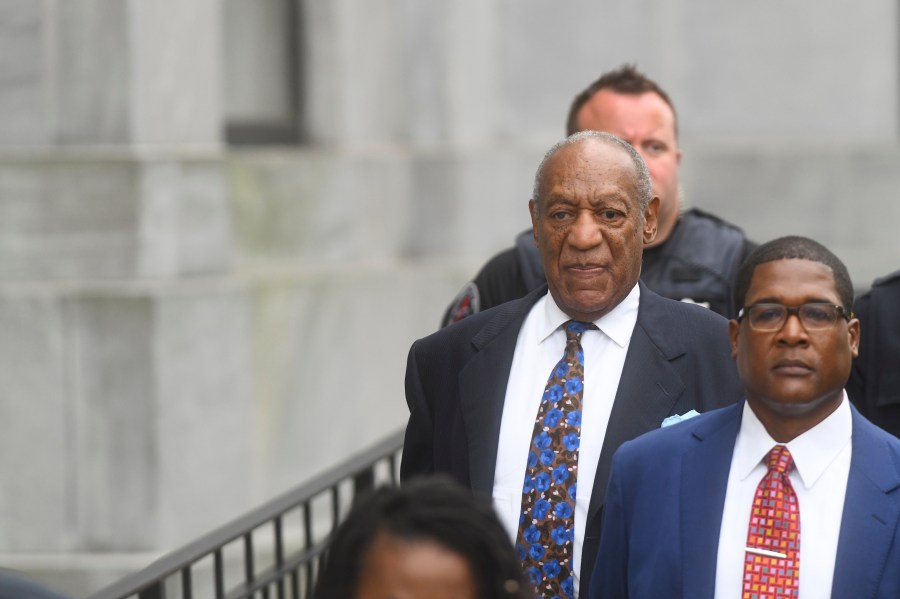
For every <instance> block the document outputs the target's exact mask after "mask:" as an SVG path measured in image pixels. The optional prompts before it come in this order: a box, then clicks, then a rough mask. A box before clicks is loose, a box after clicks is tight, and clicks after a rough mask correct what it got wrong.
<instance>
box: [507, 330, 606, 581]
mask: <svg viewBox="0 0 900 599" xmlns="http://www.w3.org/2000/svg"><path fill="white" fill-rule="evenodd" d="M564 326H565V330H566V349H565V353H564V354H563V357H562V358H561V359H560V361H559V362H558V363H557V364H556V366H554V367H553V371H552V372H551V373H550V377H549V378H548V380H547V386H546V387H545V389H544V395H543V397H542V398H541V405H540V407H539V408H538V413H537V418H535V422H534V434H533V436H532V440H531V445H530V446H529V448H528V465H527V468H526V471H525V484H524V487H523V489H522V493H523V494H522V514H521V516H520V517H519V532H518V535H517V537H516V551H517V552H518V554H519V559H521V560H522V565H523V567H524V569H525V575H526V577H527V578H528V580H529V581H530V582H531V583H532V584H533V585H534V586H535V589H536V590H537V596H538V597H546V598H548V599H549V598H551V597H555V598H559V599H573V598H574V596H575V589H574V587H575V581H574V577H573V575H572V545H573V543H574V541H575V493H576V488H575V487H576V480H577V475H578V446H579V444H580V440H581V403H582V395H583V394H584V352H583V351H582V349H581V334H582V333H583V332H584V331H585V330H586V329H595V328H597V327H596V326H594V324H593V323H587V322H578V321H575V320H569V321H567V322H566V323H565V325H564Z"/></svg>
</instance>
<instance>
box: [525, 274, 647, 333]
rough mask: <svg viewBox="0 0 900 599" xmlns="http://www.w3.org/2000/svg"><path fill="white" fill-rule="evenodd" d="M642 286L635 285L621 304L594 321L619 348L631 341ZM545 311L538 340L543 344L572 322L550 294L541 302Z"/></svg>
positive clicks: (540, 321) (540, 322)
mask: <svg viewBox="0 0 900 599" xmlns="http://www.w3.org/2000/svg"><path fill="white" fill-rule="evenodd" d="M640 300H641V291H640V286H639V285H635V286H634V287H632V288H631V291H630V292H629V293H628V295H626V296H625V298H624V299H623V300H622V301H621V302H619V304H618V305H617V306H616V307H615V308H613V309H612V310H610V311H609V312H608V313H606V314H605V315H603V316H601V317H600V318H598V319H597V320H595V321H594V324H595V325H597V328H598V329H600V330H601V331H603V333H605V334H606V336H607V337H609V338H610V339H612V340H613V341H614V342H615V343H616V345H618V346H619V347H625V346H626V345H628V342H629V341H630V340H631V333H632V331H634V324H635V322H636V321H637V312H638V306H639V305H640ZM541 301H543V303H544V309H543V312H542V314H541V317H540V320H539V322H538V329H537V330H538V339H539V340H540V341H539V342H540V343H543V342H544V341H545V340H546V339H547V338H548V337H549V336H550V335H552V334H553V333H554V332H555V331H557V330H558V329H559V328H560V327H561V326H562V324H563V323H564V322H566V321H567V320H572V317H571V316H569V315H568V314H566V313H565V312H563V311H562V310H560V309H559V306H557V305H556V302H555V301H554V300H553V296H552V295H551V294H550V292H549V291H548V292H547V295H545V296H544V297H543V299H542V300H541Z"/></svg>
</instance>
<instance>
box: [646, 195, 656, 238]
mask: <svg viewBox="0 0 900 599" xmlns="http://www.w3.org/2000/svg"><path fill="white" fill-rule="evenodd" d="M658 212H659V196H653V197H652V198H650V203H649V204H647V209H646V210H644V245H647V244H648V243H653V240H654V239H656V229H657V227H658V225H659V222H658V221H657V218H656V217H657V213H658Z"/></svg>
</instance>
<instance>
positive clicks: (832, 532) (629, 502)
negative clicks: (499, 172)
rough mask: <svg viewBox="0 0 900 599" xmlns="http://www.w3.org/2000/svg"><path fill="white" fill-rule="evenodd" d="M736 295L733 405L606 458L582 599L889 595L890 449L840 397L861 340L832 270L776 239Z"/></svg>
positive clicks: (822, 252)
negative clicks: (595, 549)
mask: <svg viewBox="0 0 900 599" xmlns="http://www.w3.org/2000/svg"><path fill="white" fill-rule="evenodd" d="M735 288H736V291H735V297H736V298H738V299H739V300H740V301H741V302H742V304H743V306H744V307H743V309H742V310H741V311H740V312H739V316H738V318H737V320H732V321H731V322H730V323H729V332H730V336H731V346H732V352H733V354H734V358H735V360H736V361H737V366H738V372H739V373H740V377H741V380H742V381H743V384H744V387H745V389H746V402H740V403H738V404H735V405H733V406H729V407H726V408H723V409H721V410H715V411H713V412H710V413H708V414H703V415H701V416H698V417H697V418H693V419H691V420H688V421H687V422H683V423H681V424H678V425H677V426H672V427H669V428H666V429H665V430H661V431H655V432H652V433H649V434H647V435H644V436H642V437H641V438H639V439H636V440H634V441H631V442H629V443H626V444H624V445H623V446H622V447H621V449H620V450H619V451H618V452H617V453H616V456H615V458H614V460H613V467H612V474H611V477H610V480H609V489H608V492H607V495H606V504H605V509H604V512H605V513H604V519H603V538H602V540H601V543H600V552H599V555H598V557H597V567H596V568H597V569H596V572H595V576H594V584H593V585H592V586H591V591H590V595H589V596H590V598H591V599H621V598H623V597H629V598H630V599H642V598H646V599H656V598H657V597H667V598H671V599H677V598H684V599H714V598H717V597H753V598H754V599H779V598H782V597H794V598H799V599H823V598H826V597H833V598H834V599H848V598H856V597H868V598H871V599H896V598H897V597H900V440H898V439H896V438H894V437H892V436H891V435H889V434H888V433H886V432H884V431H883V430H881V429H879V428H878V427H876V426H875V425H873V424H872V423H871V422H869V421H868V420H866V419H865V418H863V417H862V416H860V415H859V413H858V412H857V411H856V410H855V409H854V408H853V407H852V406H851V405H850V402H849V401H848V399H847V395H846V393H845V391H844V385H845V384H846V382H847V377H848V375H849V373H850V363H851V360H852V359H853V357H854V356H856V354H857V350H858V347H859V342H860V328H859V321H857V320H856V319H855V318H852V316H851V314H850V305H851V303H852V301H853V285H852V284H851V282H850V276H849V274H848V273H847V269H846V267H845V266H844V265H843V264H842V263H841V262H840V260H838V259H837V258H836V257H835V256H834V254H832V253H831V252H830V251H828V250H827V249H826V248H824V247H823V246H821V245H820V244H818V243H816V242H814V241H812V240H810V239H807V238H804V237H783V238H780V239H776V240H774V241H771V242H769V243H767V244H764V245H762V246H760V247H759V248H758V249H757V250H756V251H755V252H753V253H752V254H751V255H750V256H749V258H748V259H747V260H746V261H745V262H744V264H743V265H742V266H741V270H740V272H739V273H738V277H737V283H736V286H735Z"/></svg>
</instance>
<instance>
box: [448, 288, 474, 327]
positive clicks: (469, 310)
mask: <svg viewBox="0 0 900 599" xmlns="http://www.w3.org/2000/svg"><path fill="white" fill-rule="evenodd" d="M480 309H481V297H480V296H479V294H478V286H477V285H476V284H475V281H469V282H468V283H466V284H465V285H464V286H463V288H462V289H461V290H460V292H459V293H458V294H457V296H456V297H455V298H454V299H453V303H452V304H450V322H458V321H460V320H462V319H463V318H465V317H467V316H471V315H473V314H475V313H476V312H478V311H479V310H480Z"/></svg>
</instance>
